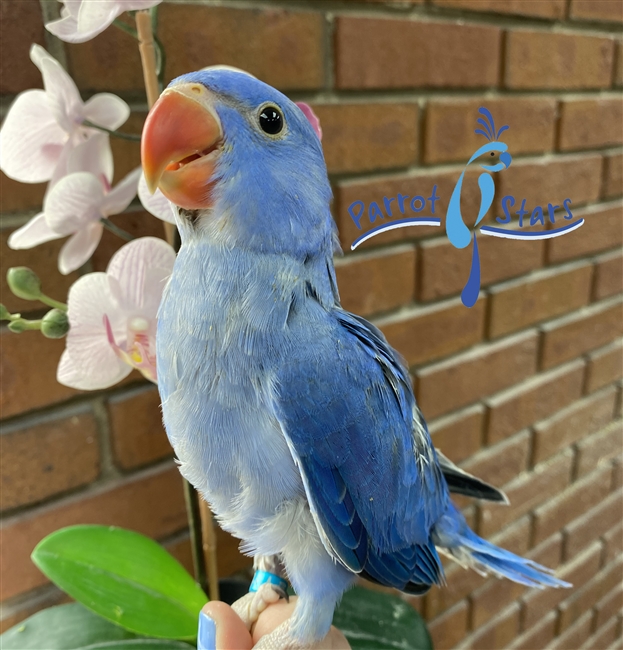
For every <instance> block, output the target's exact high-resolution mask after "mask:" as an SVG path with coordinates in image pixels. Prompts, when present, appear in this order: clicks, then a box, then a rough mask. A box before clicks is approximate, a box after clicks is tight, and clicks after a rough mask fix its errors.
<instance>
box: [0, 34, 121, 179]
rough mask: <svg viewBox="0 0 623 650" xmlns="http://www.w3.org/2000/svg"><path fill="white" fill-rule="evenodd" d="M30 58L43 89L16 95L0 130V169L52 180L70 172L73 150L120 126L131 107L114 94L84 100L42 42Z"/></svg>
mask: <svg viewBox="0 0 623 650" xmlns="http://www.w3.org/2000/svg"><path fill="white" fill-rule="evenodd" d="M30 58H31V60H32V62H33V63H34V64H35V65H36V66H37V67H38V68H39V70H40V71H41V74H42V76H43V85H44V87H45V90H27V91H25V92H23V93H21V94H20V95H18V96H17V98H16V100H15V101H14V102H13V104H12V106H11V108H10V109H9V112H8V114H7V116H6V119H5V121H4V124H3V125H2V129H1V130H0V169H2V171H3V172H4V173H5V174H6V175H7V176H8V177H9V178H12V179H13V180H16V181H20V182H22V183H42V182H43V181H51V185H53V184H54V183H55V182H56V181H57V180H58V179H59V178H61V177H62V176H64V175H65V174H66V173H67V168H68V164H69V158H70V156H71V152H72V151H73V149H75V148H76V147H77V146H78V145H79V144H81V143H83V142H84V141H85V140H87V139H89V138H90V137H91V136H92V135H93V134H95V133H97V130H95V129H92V128H87V127H85V126H83V123H84V121H85V120H88V121H89V122H91V123H93V124H96V125H98V126H102V127H104V128H106V129H110V130H115V129H117V128H119V127H120V126H121V125H122V124H123V123H124V122H125V121H126V120H127V119H128V116H129V115H130V107H129V106H128V105H127V104H126V103H125V102H124V101H123V100H122V99H120V98H119V97H117V96H116V95H112V94H110V93H100V94H98V95H94V96H93V97H91V99H89V100H88V101H87V102H86V103H85V102H83V101H82V99H81V97H80V93H79V92H78V88H77V87H76V85H75V84H74V82H73V80H72V79H71V77H70V76H69V75H68V74H67V72H65V70H64V69H63V67H62V66H61V64H60V63H59V62H58V61H57V60H56V59H55V58H53V57H52V56H50V55H49V54H48V53H47V52H46V51H45V50H44V49H43V48H42V47H41V46H40V45H33V46H32V47H31V48H30Z"/></svg>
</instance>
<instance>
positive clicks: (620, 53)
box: [614, 40, 623, 86]
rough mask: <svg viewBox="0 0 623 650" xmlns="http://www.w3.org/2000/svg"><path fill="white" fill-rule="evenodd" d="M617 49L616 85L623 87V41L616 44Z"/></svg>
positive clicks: (615, 64) (615, 62)
mask: <svg viewBox="0 0 623 650" xmlns="http://www.w3.org/2000/svg"><path fill="white" fill-rule="evenodd" d="M616 45H617V49H616V54H615V61H614V85H615V86H621V85H623V41H620V40H618V41H617V42H616Z"/></svg>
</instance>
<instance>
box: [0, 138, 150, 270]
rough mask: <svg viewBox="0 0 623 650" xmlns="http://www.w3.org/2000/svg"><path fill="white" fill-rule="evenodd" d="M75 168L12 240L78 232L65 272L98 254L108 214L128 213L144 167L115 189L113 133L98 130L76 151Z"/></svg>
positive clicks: (15, 243)
mask: <svg viewBox="0 0 623 650" xmlns="http://www.w3.org/2000/svg"><path fill="white" fill-rule="evenodd" d="M74 169H76V171H75V172H74V173H71V172H73V170H74ZM69 172H70V173H69V174H68V175H67V176H64V177H63V178H61V179H60V180H59V181H58V183H56V185H54V187H53V188H52V189H51V190H50V191H49V192H48V193H47V195H46V197H45V199H44V202H43V212H42V213H40V214H38V215H37V216H36V217H33V218H32V219H31V220H30V221H29V222H28V223H27V224H26V225H24V226H22V227H21V228H19V229H18V230H16V231H15V232H13V233H12V234H11V236H10V237H9V240H8V245H9V247H10V248H13V249H22V248H33V247H34V246H37V245H39V244H42V243H44V242H46V241H50V240H52V239H60V238H61V237H67V235H72V236H71V237H70V238H69V240H68V241H67V242H66V243H65V245H64V246H63V247H62V248H61V252H60V254H59V258H58V268H59V270H60V272H61V273H63V274H65V275H66V274H68V273H71V272H72V271H75V270H76V269H77V268H79V267H80V266H82V265H83V264H84V263H85V262H86V261H87V260H88V259H89V258H90V257H91V255H93V252H94V251H95V249H96V248H97V245H98V243H99V241H100V239H101V237H102V231H103V224H102V219H106V218H108V217H110V216H112V215H113V214H118V213H120V212H123V211H124V210H125V209H126V208H127V207H128V205H130V203H131V202H132V199H133V198H134V197H135V196H136V190H137V186H138V180H139V176H140V174H141V168H140V167H138V168H136V169H135V170H134V171H132V172H130V173H129V174H128V175H127V176H126V177H125V178H124V179H123V180H122V181H120V182H119V183H118V184H117V186H116V187H114V188H111V185H110V183H111V181H112V176H113V164H112V156H111V155H110V148H109V146H108V137H107V136H106V135H105V134H103V133H102V134H99V133H98V134H96V135H94V136H93V137H92V138H90V139H89V140H87V141H86V142H84V143H83V144H82V145H80V146H79V147H77V148H76V150H75V151H74V152H73V154H72V156H71V158H70V161H69Z"/></svg>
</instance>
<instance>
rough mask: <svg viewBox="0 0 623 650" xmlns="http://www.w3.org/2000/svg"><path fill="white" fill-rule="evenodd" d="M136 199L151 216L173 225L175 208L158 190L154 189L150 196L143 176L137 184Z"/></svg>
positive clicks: (142, 175)
mask: <svg viewBox="0 0 623 650" xmlns="http://www.w3.org/2000/svg"><path fill="white" fill-rule="evenodd" d="M138 198H139V199H140V201H141V203H142V204H143V207H144V208H145V210H147V212H150V213H151V214H153V215H154V217H158V219H162V220H163V221H168V222H169V223H175V208H174V207H173V203H171V201H169V199H167V197H166V196H165V195H164V194H163V193H162V192H161V191H160V190H159V189H156V191H155V192H154V193H153V194H152V193H151V192H150V191H149V189H148V188H147V181H146V180H145V175H144V174H141V178H140V180H139V182H138Z"/></svg>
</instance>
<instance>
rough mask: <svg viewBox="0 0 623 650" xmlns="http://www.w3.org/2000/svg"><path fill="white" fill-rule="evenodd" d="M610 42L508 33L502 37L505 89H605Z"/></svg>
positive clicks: (544, 33)
mask: <svg viewBox="0 0 623 650" xmlns="http://www.w3.org/2000/svg"><path fill="white" fill-rule="evenodd" d="M613 58H614V41H613V39H611V38H602V37H597V36H585V35H583V34H582V35H581V34H560V33H558V34H556V33H552V32H550V31H539V32H537V31H528V30H519V29H518V30H512V31H510V32H509V33H508V34H507V37H506V70H505V86H506V87H507V88H561V89H562V88H564V89H565V90H567V89H571V88H608V87H609V86H610V80H611V74H612V62H613Z"/></svg>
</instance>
